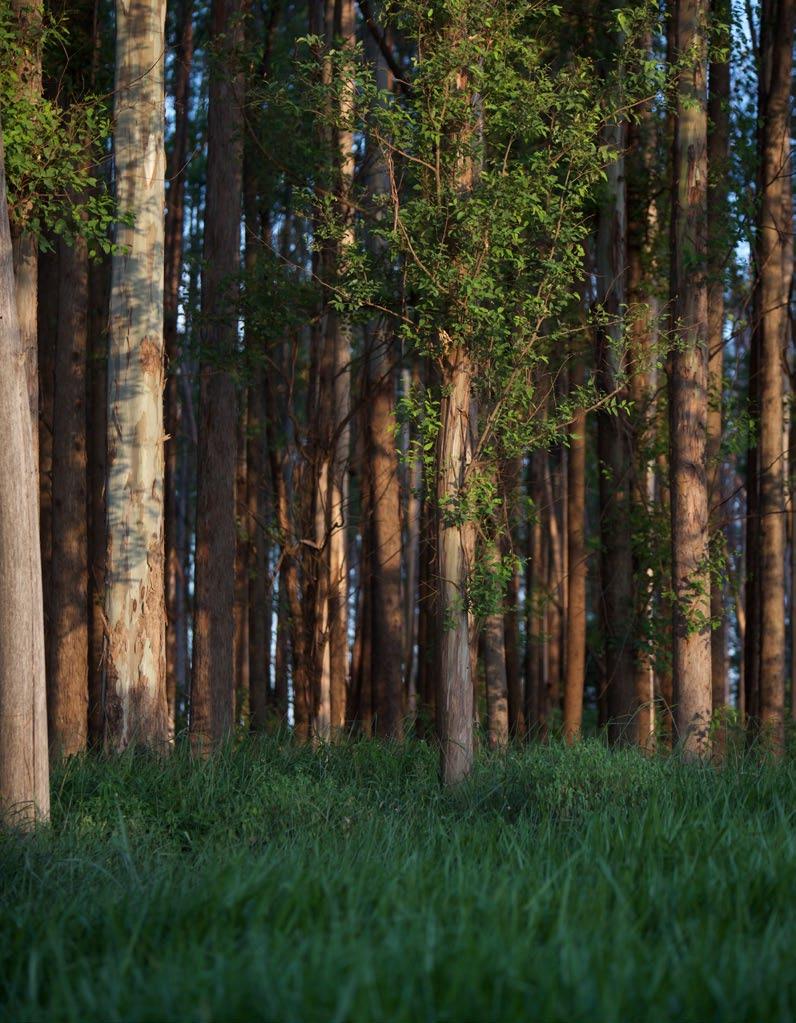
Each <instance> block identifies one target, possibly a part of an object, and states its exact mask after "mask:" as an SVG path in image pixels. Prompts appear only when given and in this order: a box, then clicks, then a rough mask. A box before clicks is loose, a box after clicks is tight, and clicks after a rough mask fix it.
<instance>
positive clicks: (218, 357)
mask: <svg viewBox="0 0 796 1023" xmlns="http://www.w3.org/2000/svg"><path fill="white" fill-rule="evenodd" d="M241 13H242V9H241V4H240V2H239V0H213V4H212V11H211V25H212V30H211V40H212V45H213V47H214V49H215V60H214V62H213V66H212V69H211V75H210V87H209V102H208V126H207V205H206V209H205V237H204V265H205V270H204V273H203V277H202V314H203V319H204V330H203V343H204V349H205V358H204V360H203V365H202V368H201V379H200V391H199V408H200V412H199V456H198V457H199V464H198V477H197V518H196V569H195V571H196V593H195V608H194V655H193V671H192V677H191V724H190V731H191V744H192V746H193V748H194V749H196V750H198V751H200V752H203V753H206V752H209V751H210V750H211V749H212V748H213V747H215V746H216V745H217V744H218V743H220V742H221V741H222V740H224V739H225V738H226V737H227V736H229V735H230V733H231V731H232V727H233V720H234V712H235V665H234V650H233V608H234V591H235V539H236V538H235V468H236V435H237V411H236V406H237V401H236V395H235V382H234V379H233V377H232V374H231V371H230V370H231V367H230V362H231V360H232V358H233V355H234V352H235V347H236V342H237V315H238V314H237V274H238V272H239V270H240V206H241V191H242V177H243V149H242V128H243V81H242V74H241V72H240V70H239V62H240V49H241V44H242V40H243V24H242V17H241Z"/></svg>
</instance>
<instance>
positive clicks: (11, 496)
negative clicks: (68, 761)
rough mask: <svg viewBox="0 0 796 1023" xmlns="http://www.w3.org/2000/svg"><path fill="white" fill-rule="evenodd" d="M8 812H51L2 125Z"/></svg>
mask: <svg viewBox="0 0 796 1023" xmlns="http://www.w3.org/2000/svg"><path fill="white" fill-rule="evenodd" d="M0 359H1V360H2V363H3V366H4V371H3V373H0V430H1V432H2V436H3V443H2V444H0V481H2V485H0V575H2V578H3V580H4V581H5V593H4V599H3V602H2V606H0V811H1V812H2V813H3V815H13V819H17V820H19V821H21V822H25V823H27V822H31V821H33V820H35V819H36V818H44V819H46V818H47V817H48V816H49V813H50V776H49V765H48V757H47V694H46V683H45V667H44V612H43V601H42V582H41V553H40V548H39V511H38V500H37V494H38V482H37V478H36V461H35V459H34V454H33V452H34V444H35V440H34V433H33V427H32V423H31V418H30V406H29V404H28V380H27V375H26V364H25V350H24V348H23V343H22V337H21V335H20V331H19V322H18V320H17V310H16V289H15V284H14V268H13V262H12V258H11V227H10V224H9V219H8V205H7V200H6V177H5V153H4V149H3V137H2V128H0Z"/></svg>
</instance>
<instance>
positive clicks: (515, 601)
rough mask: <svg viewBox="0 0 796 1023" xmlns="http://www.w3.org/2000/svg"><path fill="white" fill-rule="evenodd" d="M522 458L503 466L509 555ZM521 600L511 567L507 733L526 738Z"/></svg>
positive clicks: (506, 611) (504, 544)
mask: <svg viewBox="0 0 796 1023" xmlns="http://www.w3.org/2000/svg"><path fill="white" fill-rule="evenodd" d="M520 469H521V459H519V458H514V459H511V461H509V462H505V463H504V464H503V466H502V469H501V473H500V477H501V490H502V496H503V501H504V505H505V509H506V511H505V524H504V530H503V535H502V538H501V551H502V553H503V555H504V557H509V556H510V555H511V554H512V552H513V551H514V550H516V543H517V529H518V524H519V517H520V512H519V507H518V505H519V485H520ZM519 600H520V582H519V577H518V573H517V572H516V571H513V572H512V573H511V575H510V577H509V580H508V582H507V583H506V593H505V596H504V606H503V643H504V646H505V650H506V687H507V690H508V701H509V734H510V735H511V737H512V738H518V739H524V738H525V730H526V724H525V704H524V695H523V691H522V678H521V677H520V651H519V636H518V634H517V617H518V608H519Z"/></svg>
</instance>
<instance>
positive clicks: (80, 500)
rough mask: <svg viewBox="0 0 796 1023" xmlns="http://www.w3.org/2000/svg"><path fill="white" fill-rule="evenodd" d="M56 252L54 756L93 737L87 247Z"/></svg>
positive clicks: (50, 690)
mask: <svg viewBox="0 0 796 1023" xmlns="http://www.w3.org/2000/svg"><path fill="white" fill-rule="evenodd" d="M59 250H60V275H59V277H60V280H59V285H60V286H59V293H58V335H57V344H56V354H55V402H54V414H53V469H52V471H53V484H52V486H53V507H52V515H53V519H52V528H53V553H52V579H51V582H50V587H51V589H50V592H51V599H52V605H51V606H52V612H51V619H50V629H49V644H50V657H49V665H48V668H49V677H48V682H47V718H48V725H49V737H50V756H51V757H61V756H71V755H72V754H73V753H80V752H81V751H82V750H84V749H85V748H86V742H87V733H88V568H87V566H88V522H87V511H88V505H87V498H88V484H87V458H86V354H87V346H88V294H89V292H88V247H87V245H86V242H85V241H84V240H83V239H82V238H77V239H75V241H74V242H73V244H72V245H71V246H70V245H67V244H66V243H65V242H63V241H62V242H61V243H60V244H59Z"/></svg>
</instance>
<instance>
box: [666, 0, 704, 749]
mask: <svg viewBox="0 0 796 1023" xmlns="http://www.w3.org/2000/svg"><path fill="white" fill-rule="evenodd" d="M675 17H676V44H675V52H676V54H677V56H678V58H681V59H682V60H683V61H684V64H685V66H684V67H683V69H682V71H681V72H680V74H679V79H678V84H677V120H676V124H675V137H674V162H673V174H674V182H673V195H672V200H673V202H672V216H673V217H674V224H673V231H672V253H671V258H672V286H673V292H672V303H673V311H674V327H675V334H676V341H677V344H676V346H675V348H674V351H673V352H672V356H671V373H670V378H669V431H670V459H671V513H672V583H673V589H674V593H675V607H674V635H673V662H674V701H675V721H676V725H677V731H678V739H679V741H680V743H681V744H682V746H683V750H684V752H685V753H686V754H687V755H690V756H703V755H705V754H707V753H708V752H709V734H708V729H709V725H710V716H711V677H710V624H709V617H710V574H709V567H708V492H707V476H706V442H707V415H708V389H707V388H708V376H707V373H708V351H707V312H708V309H707V277H706V270H707V266H706V260H707V170H708V167H707V89H706V84H707V83H706V73H707V28H708V4H707V2H706V0H678V2H677V4H676V8H675Z"/></svg>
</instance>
